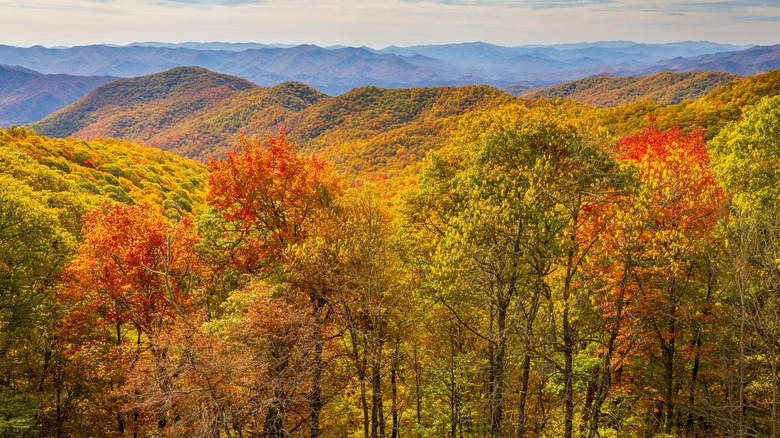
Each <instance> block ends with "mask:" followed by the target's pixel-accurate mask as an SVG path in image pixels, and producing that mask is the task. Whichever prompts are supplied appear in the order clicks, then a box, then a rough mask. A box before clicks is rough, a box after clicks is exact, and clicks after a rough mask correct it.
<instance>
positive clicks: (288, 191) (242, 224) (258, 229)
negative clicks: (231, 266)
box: [207, 131, 339, 270]
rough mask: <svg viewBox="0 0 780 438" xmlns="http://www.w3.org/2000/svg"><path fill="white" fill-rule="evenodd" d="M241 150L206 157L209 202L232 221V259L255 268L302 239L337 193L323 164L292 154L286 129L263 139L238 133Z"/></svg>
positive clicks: (281, 253) (276, 257)
mask: <svg viewBox="0 0 780 438" xmlns="http://www.w3.org/2000/svg"><path fill="white" fill-rule="evenodd" d="M238 146H239V148H240V150H239V151H234V152H229V153H228V154H227V158H225V159H221V160H215V159H212V160H211V161H209V163H208V165H209V169H210V170H211V176H210V178H209V184H210V187H209V193H208V197H207V200H208V202H209V204H210V205H211V206H213V207H215V208H216V209H217V210H219V211H220V212H221V213H222V215H223V216H224V217H225V218H226V219H228V220H229V221H233V222H234V223H235V224H236V227H237V228H236V229H235V230H234V231H235V232H236V235H237V236H238V239H239V240H240V242H241V243H242V244H243V245H244V246H243V248H239V250H238V251H237V254H236V259H237V260H238V261H239V263H240V264H241V265H243V266H244V267H245V268H248V269H249V270H256V269H257V268H259V267H262V266H264V265H267V264H268V263H269V262H270V261H273V260H275V259H278V258H279V257H281V256H283V252H284V249H285V248H286V247H287V246H288V245H291V244H294V243H296V242H299V241H301V240H302V239H303V238H304V237H305V225H306V223H307V222H308V221H310V220H311V219H312V218H313V217H314V216H316V214H317V211H318V210H320V209H322V208H324V207H326V206H327V205H329V204H330V202H331V201H332V199H333V198H334V197H335V196H337V194H338V193H339V186H338V181H337V179H336V178H335V177H334V176H333V175H332V174H331V173H330V172H329V169H328V167H327V166H326V164H325V162H324V161H322V160H320V159H318V158H316V157H313V156H312V157H303V156H300V155H298V154H296V153H295V150H294V148H295V144H294V143H291V142H289V141H287V139H286V138H285V135H284V131H282V132H280V133H279V136H278V137H274V136H273V135H271V136H269V137H268V138H267V139H266V140H265V141H263V142H260V141H257V140H249V139H247V138H245V137H242V138H241V140H240V143H239V145H238Z"/></svg>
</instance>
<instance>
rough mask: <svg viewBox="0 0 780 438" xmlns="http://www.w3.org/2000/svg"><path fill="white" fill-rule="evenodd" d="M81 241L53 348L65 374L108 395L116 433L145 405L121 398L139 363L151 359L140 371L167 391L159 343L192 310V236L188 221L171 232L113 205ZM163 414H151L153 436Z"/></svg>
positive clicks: (87, 225)
mask: <svg viewBox="0 0 780 438" xmlns="http://www.w3.org/2000/svg"><path fill="white" fill-rule="evenodd" d="M82 237H83V241H82V242H81V243H80V244H79V245H78V247H77V249H78V254H77V255H76V257H75V258H74V259H73V260H72V261H71V262H70V264H69V265H68V266H67V268H66V270H65V272H64V274H63V275H64V276H65V284H64V285H63V286H62V288H61V289H60V292H59V294H58V299H59V302H60V304H61V306H63V308H64V309H65V312H64V314H63V315H62V319H61V321H60V327H59V331H58V339H59V342H58V343H59V345H58V348H59V349H60V351H62V354H63V356H64V357H65V359H66V361H67V365H68V366H71V367H79V368H81V369H89V368H90V367H92V368H91V370H90V371H87V373H88V375H89V379H87V378H86V377H87V376H84V377H85V379H84V380H85V381H88V380H93V381H98V382H99V381H101V380H102V381H103V382H104V385H105V386H104V387H103V388H102V391H106V388H107V387H110V388H112V390H113V391H112V394H113V395H114V396H115V397H117V399H116V400H115V403H117V406H116V407H115V408H114V409H115V411H114V415H115V417H116V421H117V425H116V427H117V430H118V431H119V432H123V431H124V430H125V427H126V422H125V419H124V417H123V416H122V414H121V409H122V408H123V407H124V408H131V409H132V407H133V405H134V403H138V404H140V405H143V404H144V403H145V401H144V400H132V396H130V397H124V398H123V397H121V396H122V395H123V391H122V387H123V385H125V384H126V379H127V376H128V374H129V373H130V372H131V371H133V369H134V367H135V366H136V363H137V361H138V360H139V358H140V357H144V356H150V360H149V361H148V363H150V364H151V369H147V370H146V371H147V372H151V373H153V374H156V375H158V376H160V380H158V383H159V384H160V385H163V386H164V387H165V386H167V385H171V384H172V382H171V381H170V380H166V379H162V374H163V368H162V364H163V363H164V362H165V358H166V355H167V354H168V351H167V350H166V348H165V346H164V345H163V344H160V343H159V342H158V339H159V338H160V336H161V335H162V334H163V333H164V332H165V331H166V330H167V329H168V328H169V327H170V326H172V324H173V322H174V320H175V319H176V318H177V317H184V315H185V314H186V313H187V312H188V311H189V308H190V306H191V298H192V291H193V289H194V288H195V287H196V286H197V284H198V283H197V282H198V278H199V273H200V270H201V269H202V267H201V262H200V260H199V258H198V257H197V254H196V253H195V246H196V243H197V236H196V234H195V232H194V227H193V223H192V221H191V220H189V219H183V220H182V221H181V222H179V223H177V224H175V225H170V224H169V223H168V222H167V221H166V219H165V218H164V217H163V216H162V215H161V214H160V213H158V212H157V211H155V210H152V209H150V208H148V207H143V206H128V205H123V204H116V205H106V206H103V207H102V208H100V209H98V210H95V211H93V212H90V213H89V214H87V215H86V216H85V217H84V231H83V236H82ZM97 364H102V366H98V365H97ZM101 373H105V374H101ZM166 412H167V410H166V409H164V408H163V407H159V406H158V409H157V411H156V414H155V415H154V416H153V417H154V420H150V421H154V422H156V424H157V427H158V429H164V428H165V427H166V424H167V422H168V421H169V420H168V418H167V414H166ZM134 427H135V425H134Z"/></svg>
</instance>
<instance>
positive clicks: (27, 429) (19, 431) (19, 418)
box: [0, 388, 38, 437]
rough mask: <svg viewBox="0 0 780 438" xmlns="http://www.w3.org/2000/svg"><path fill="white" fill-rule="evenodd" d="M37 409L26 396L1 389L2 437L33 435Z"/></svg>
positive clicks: (0, 432) (0, 429)
mask: <svg viewBox="0 0 780 438" xmlns="http://www.w3.org/2000/svg"><path fill="white" fill-rule="evenodd" d="M37 409H38V407H37V406H36V405H35V402H34V400H32V398H31V397H29V396H27V395H26V394H23V393H22V394H19V393H16V392H14V391H12V390H7V389H6V390H3V389H1V388H0V436H4V437H6V436H24V435H28V436H29V435H33V434H34V433H35V429H34V428H35V416H36V414H37Z"/></svg>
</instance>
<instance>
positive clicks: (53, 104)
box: [0, 64, 116, 127]
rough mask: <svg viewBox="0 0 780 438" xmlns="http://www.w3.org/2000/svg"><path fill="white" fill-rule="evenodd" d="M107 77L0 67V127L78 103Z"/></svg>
mask: <svg viewBox="0 0 780 438" xmlns="http://www.w3.org/2000/svg"><path fill="white" fill-rule="evenodd" d="M114 79H116V78H114V77H110V76H89V77H85V76H72V75H63V74H57V75H44V74H41V73H39V72H36V71H33V70H29V69H26V68H22V67H19V66H10V65H2V64H0V127H2V126H11V125H23V124H25V123H30V122H34V121H37V120H40V119H42V118H43V117H45V116H47V115H49V114H51V113H52V112H54V111H56V110H58V109H61V108H64V107H65V106H67V105H70V104H71V103H73V102H75V101H77V100H78V99H80V98H81V97H83V96H84V95H86V94H87V93H89V92H90V91H92V90H94V89H95V88H97V87H98V86H100V85H103V84H105V83H107V82H110V81H112V80H114Z"/></svg>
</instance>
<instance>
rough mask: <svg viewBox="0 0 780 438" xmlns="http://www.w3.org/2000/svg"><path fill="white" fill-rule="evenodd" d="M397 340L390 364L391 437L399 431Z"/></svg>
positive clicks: (395, 435)
mask: <svg viewBox="0 0 780 438" xmlns="http://www.w3.org/2000/svg"><path fill="white" fill-rule="evenodd" d="M398 344H399V342H398V340H396V341H395V352H394V353H393V362H392V364H391V366H390V391H391V392H392V395H393V398H392V399H391V411H392V418H393V430H392V431H391V433H390V436H391V437H392V438H398V433H399V432H400V425H399V418H398V385H397V382H396V375H397V374H398V360H399V358H398Z"/></svg>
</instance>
